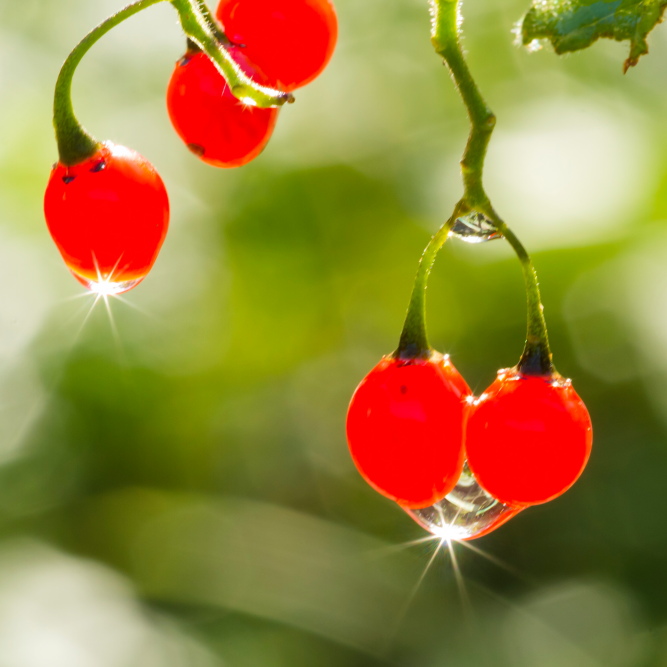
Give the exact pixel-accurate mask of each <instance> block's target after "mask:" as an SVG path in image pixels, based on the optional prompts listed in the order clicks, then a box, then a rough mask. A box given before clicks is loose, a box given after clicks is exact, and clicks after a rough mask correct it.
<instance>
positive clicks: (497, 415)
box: [466, 369, 593, 507]
mask: <svg viewBox="0 0 667 667" xmlns="http://www.w3.org/2000/svg"><path fill="white" fill-rule="evenodd" d="M592 441H593V430H592V426H591V419H590V416H589V414H588V411H587V410H586V406H585V405H584V403H583V401H582V400H581V399H580V398H579V396H578V395H577V392H576V391H575V390H574V389H573V387H572V383H571V382H570V381H569V380H564V379H563V378H562V377H560V376H559V375H557V374H554V375H547V376H535V375H524V374H522V373H521V372H519V371H518V370H516V369H508V370H504V371H501V372H500V373H499V374H498V377H497V379H496V380H495V382H493V384H492V385H491V386H490V387H489V388H488V389H487V390H486V391H485V392H484V393H483V394H482V396H480V398H479V399H477V400H476V401H475V403H474V406H473V409H472V411H471V414H470V416H469V418H468V426H467V431H466V455H467V458H468V465H469V466H470V469H471V470H472V472H473V473H474V475H475V477H476V478H477V481H478V482H479V484H480V485H481V486H482V487H483V488H484V489H485V490H486V491H487V492H488V493H490V494H491V495H492V496H493V497H494V498H497V499H498V500H500V501H501V502H502V503H505V504H506V505H512V506H515V507H526V506H528V505H537V504H539V503H545V502H548V501H549V500H553V499H554V498H556V497H558V496H560V495H561V494H562V493H564V492H565V491H567V489H569V488H570V487H571V486H572V485H573V484H574V482H575V481H576V480H577V478H578V477H579V475H581V473H582V471H583V469H584V467H585V465H586V462H587V461H588V457H589V455H590V452H591V444H592Z"/></svg>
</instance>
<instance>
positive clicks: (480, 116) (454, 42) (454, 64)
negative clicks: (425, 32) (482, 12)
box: [431, 0, 496, 208]
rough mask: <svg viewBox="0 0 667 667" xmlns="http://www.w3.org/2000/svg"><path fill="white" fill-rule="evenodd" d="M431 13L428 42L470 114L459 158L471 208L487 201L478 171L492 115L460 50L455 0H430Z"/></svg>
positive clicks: (489, 130) (482, 168) (480, 167)
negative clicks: (450, 77)
mask: <svg viewBox="0 0 667 667" xmlns="http://www.w3.org/2000/svg"><path fill="white" fill-rule="evenodd" d="M431 13H432V23H431V43H432V44H433V46H434V48H435V50H436V53H437V54H438V55H440V56H442V58H443V59H444V61H445V63H446V64H447V66H448V67H449V71H450V73H451V75H452V78H453V79H454V83H455V84H456V87H457V89H458V91H459V94H460V95H461V97H462V98H463V103H464V104H465V106H466V109H467V111H468V116H469V117H470V136H469V137H468V143H467V145H466V148H465V152H464V153H463V158H462V159H461V172H462V173H463V184H464V186H465V195H464V199H465V200H466V201H467V202H468V203H469V204H470V206H471V207H473V208H474V207H476V206H480V205H488V204H489V198H488V197H487V195H486V192H485V191H484V186H483V184H482V173H483V171H484V159H485V157H486V150H487V148H488V146H489V141H490V140H491V134H492V133H493V128H494V127H495V126H496V117H495V115H494V113H493V112H492V111H491V109H490V108H489V107H488V105H487V104H486V102H485V101H484V98H483V97H482V93H481V92H480V90H479V88H478V87H477V84H476V83H475V80H474V79H473V77H472V74H471V73H470V69H469V68H468V63H467V62H466V60H465V57H464V56H463V51H462V50H461V43H460V41H459V25H460V17H459V2H458V0H431Z"/></svg>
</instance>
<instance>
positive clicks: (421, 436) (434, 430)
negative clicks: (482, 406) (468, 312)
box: [347, 353, 471, 509]
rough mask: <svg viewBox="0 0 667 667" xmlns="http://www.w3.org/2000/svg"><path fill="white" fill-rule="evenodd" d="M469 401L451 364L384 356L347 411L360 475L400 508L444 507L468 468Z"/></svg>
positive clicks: (467, 391)
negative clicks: (438, 504) (465, 430)
mask: <svg viewBox="0 0 667 667" xmlns="http://www.w3.org/2000/svg"><path fill="white" fill-rule="evenodd" d="M470 395H471V392H470V389H469V388H468V386H467V385H466V383H465V381H464V380H463V378H462V377H461V375H460V374H459V372H458V371H457V370H456V368H454V366H453V364H452V363H451V362H450V361H449V358H448V357H443V356H442V355H440V354H438V353H435V354H434V355H433V356H432V358H431V359H430V360H428V361H426V360H423V359H414V360H410V361H405V360H400V359H394V358H392V357H384V358H383V359H382V361H380V363H379V364H378V365H377V366H376V367H375V368H374V369H373V370H372V371H371V372H370V373H369V374H368V375H367V376H366V377H365V378H364V380H362V382H361V384H360V385H359V386H358V387H357V390H356V391H355V393H354V396H353V397H352V401H351V403H350V408H349V410H348V415H347V439H348V444H349V447H350V453H351V454H352V458H353V460H354V463H355V465H356V466H357V468H358V470H359V472H360V473H361V474H362V476H363V477H364V478H365V479H366V481H367V482H368V483H369V484H370V485H371V486H372V487H373V488H375V489H376V490H377V491H379V492H380V493H382V494H383V495H385V496H387V497H388V498H391V499H392V500H395V501H396V502H397V503H399V504H400V505H402V506H403V507H406V508H411V509H417V508H422V507H429V506H430V505H433V504H434V503H436V502H438V501H439V500H441V499H442V498H443V497H444V496H445V495H446V494H447V493H449V491H451V490H452V488H453V487H454V485H455V484H456V482H457V480H458V478H459V475H460V474H461V470H462V468H463V425H464V419H465V414H466V411H467V401H466V399H467V397H468V396H470Z"/></svg>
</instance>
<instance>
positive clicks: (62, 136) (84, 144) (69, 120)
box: [53, 0, 164, 166]
mask: <svg viewBox="0 0 667 667" xmlns="http://www.w3.org/2000/svg"><path fill="white" fill-rule="evenodd" d="M163 1H164V0H138V2H134V3H132V4H130V5H128V6H127V7H125V8H123V9H121V10H120V11H118V12H117V13H116V14H114V15H113V16H110V17H109V18H108V19H106V20H105V21H103V22H102V23H100V25H98V26H97V27H96V28H93V30H91V31H90V32H89V33H88V34H87V35H86V36H85V37H84V38H83V39H82V40H81V41H80V42H79V43H78V44H77V46H76V47H75V48H74V50H73V51H72V52H71V53H70V54H69V56H67V59H66V60H65V62H64V64H63V66H62V68H61V69H60V73H59V75H58V80H57V81H56V89H55V94H54V100H53V125H54V127H55V130H56V141H57V142H58V154H59V156H60V162H61V163H62V164H64V165H67V166H71V165H74V164H77V163H79V162H82V161H83V160H86V159H88V158H89V157H92V155H93V154H94V153H95V152H96V151H97V149H98V148H99V145H100V143H99V142H98V141H97V140H96V139H95V138H94V137H93V136H91V135H90V134H89V133H88V132H87V131H86V130H85V129H84V128H83V126H82V125H81V123H80V122H79V120H78V119H77V117H76V115H75V114H74V109H73V107H72V78H73V76H74V72H75V71H76V68H77V66H78V65H79V63H80V62H81V60H82V58H83V57H84V56H85V55H86V53H88V51H89V50H90V48H91V47H92V46H93V44H95V43H96V42H97V41H98V40H99V39H100V38H101V37H103V36H104V35H106V34H107V33H108V32H109V31H110V30H111V29H113V28H115V27H116V26H117V25H118V24H120V23H122V22H123V21H125V20H126V19H128V18H130V16H133V15H134V14H137V13H138V12H140V11H142V10H143V9H146V8H147V7H150V6H151V5H155V4H157V3H158V2H163Z"/></svg>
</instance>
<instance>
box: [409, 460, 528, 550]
mask: <svg viewBox="0 0 667 667" xmlns="http://www.w3.org/2000/svg"><path fill="white" fill-rule="evenodd" d="M405 511H406V512H407V513H408V514H409V515H410V516H411V517H412V518H413V519H414V520H415V521H416V522H417V523H418V524H419V525H420V526H422V528H425V529H426V530H428V532H429V533H432V534H433V535H435V536H436V537H441V538H443V539H445V540H470V539H474V538H476V537H482V535H486V534H487V533H490V532H491V531H492V530H495V529H496V528H499V527H500V526H502V525H503V524H504V523H506V522H507V521H509V520H510V519H511V518H512V517H514V516H516V515H517V514H518V513H519V512H520V511H521V508H516V507H510V506H509V505H505V504H503V503H501V502H500V501H499V500H496V499H495V498H494V497H493V496H490V495H489V494H488V493H487V492H486V491H485V490H484V489H483V488H482V487H481V486H480V485H479V484H478V483H477V480H476V479H475V477H474V476H473V474H472V472H471V471H470V468H468V464H467V463H466V464H465V466H464V467H463V472H462V473H461V477H459V481H458V483H457V484H456V486H455V487H454V489H453V490H452V492H451V493H449V494H448V495H447V496H445V498H443V499H442V500H441V501H440V502H439V503H436V504H435V505H432V506H431V507H425V508H423V509H418V510H408V509H406V510H405Z"/></svg>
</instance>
